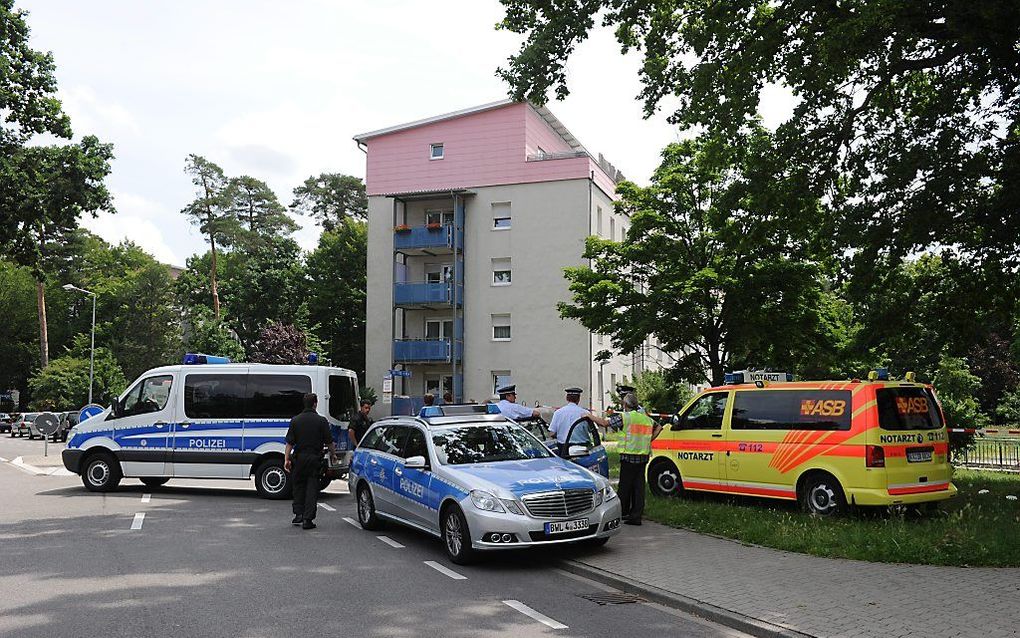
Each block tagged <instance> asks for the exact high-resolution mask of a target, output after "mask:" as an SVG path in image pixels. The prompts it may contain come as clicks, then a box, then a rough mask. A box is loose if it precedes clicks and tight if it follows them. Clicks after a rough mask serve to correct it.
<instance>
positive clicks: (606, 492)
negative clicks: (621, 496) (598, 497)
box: [602, 483, 616, 503]
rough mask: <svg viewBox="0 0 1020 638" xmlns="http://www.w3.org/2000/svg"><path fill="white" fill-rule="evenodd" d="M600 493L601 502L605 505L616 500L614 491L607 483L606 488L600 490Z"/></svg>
mask: <svg viewBox="0 0 1020 638" xmlns="http://www.w3.org/2000/svg"><path fill="white" fill-rule="evenodd" d="M602 493H603V498H602V500H603V501H605V502H606V503H608V502H609V501H611V500H613V499H614V498H616V490H614V489H613V486H612V485H611V484H609V483H606V487H605V488H604V489H603V490H602Z"/></svg>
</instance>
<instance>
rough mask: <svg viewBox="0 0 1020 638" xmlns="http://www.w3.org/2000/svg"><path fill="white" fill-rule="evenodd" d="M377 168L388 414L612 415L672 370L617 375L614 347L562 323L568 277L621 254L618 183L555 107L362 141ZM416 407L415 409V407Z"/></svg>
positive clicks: (377, 369) (373, 356) (634, 363)
mask: <svg viewBox="0 0 1020 638" xmlns="http://www.w3.org/2000/svg"><path fill="white" fill-rule="evenodd" d="M354 139H355V141H356V142H357V143H358V144H359V146H361V148H362V149H363V150H364V151H365V152H366V154H367V170H366V187H367V190H368V196H369V207H368V307H367V325H368V328H367V344H366V345H367V362H366V370H367V376H368V378H367V384H368V385H369V386H371V387H372V388H374V389H375V390H376V392H377V393H378V395H379V396H380V397H381V399H382V400H381V401H380V403H379V404H378V405H377V407H376V411H375V412H377V413H380V414H389V413H391V411H393V412H397V413H399V412H405V413H406V412H409V411H410V410H411V409H412V404H420V400H421V397H422V395H423V394H425V393H426V392H430V393H433V394H436V395H439V396H442V395H443V394H444V393H446V392H449V393H451V394H452V395H453V396H454V397H455V401H458V402H460V401H472V400H473V401H478V402H482V401H485V400H487V399H489V398H490V397H491V396H492V395H493V393H494V391H495V389H496V388H497V387H499V386H502V385H504V384H508V383H514V384H516V385H517V391H518V399H519V400H520V401H522V402H525V403H528V404H530V405H534V404H535V402H540V403H542V404H544V405H560V404H561V403H562V402H563V393H562V388H564V387H567V386H570V385H579V386H581V387H583V388H584V389H585V395H584V396H583V401H582V402H583V403H585V404H588V405H590V406H591V407H593V408H594V409H596V410H601V409H603V408H604V407H605V406H606V405H608V403H609V391H610V390H612V389H613V388H614V386H615V384H616V383H618V382H622V381H624V380H628V379H632V378H633V376H634V374H635V372H637V371H640V370H641V369H642V368H656V367H659V366H660V365H661V362H662V356H661V354H660V353H658V351H657V350H656V349H655V348H654V347H653V345H652V344H649V347H648V348H643V349H642V351H641V352H639V353H635V354H634V355H628V356H619V355H616V354H614V356H613V357H612V358H611V359H610V360H609V361H605V362H600V361H596V360H595V357H596V355H597V354H598V353H599V352H600V351H602V350H608V349H610V344H609V339H608V338H604V337H602V336H599V335H593V334H591V333H589V332H588V330H587V329H585V328H584V327H583V326H581V325H580V324H579V323H577V322H575V321H572V320H565V319H561V318H560V316H559V313H558V311H557V309H556V304H557V303H558V302H560V301H567V300H569V299H570V292H569V290H568V288H567V281H566V279H564V277H563V269H564V268H566V267H569V266H579V265H583V264H585V263H586V260H584V259H583V258H582V254H583V252H584V242H585V238H586V237H588V236H589V235H599V236H602V237H605V238H611V239H615V240H622V239H623V238H624V236H625V233H626V231H627V227H628V225H629V220H628V218H627V217H626V216H624V215H619V214H617V213H616V212H615V211H614V209H613V199H614V192H615V186H616V183H617V182H618V181H619V180H620V179H622V177H621V176H620V174H619V173H618V171H617V170H616V169H615V168H613V167H612V166H611V165H610V164H609V163H608V162H607V161H605V160H604V159H603V158H602V157H601V156H599V157H597V158H596V157H593V156H592V155H591V154H590V153H588V151H587V150H585V148H584V147H583V146H582V145H581V144H580V142H578V141H577V139H575V138H574V136H573V135H571V134H570V132H569V131H568V130H567V129H566V127H565V126H563V124H562V123H561V122H560V121H559V120H558V119H557V118H556V117H555V116H554V115H553V114H552V113H551V112H550V111H549V110H548V109H547V108H545V107H536V106H534V105H532V104H529V103H521V102H511V101H501V102H495V103H492V104H486V105H482V106H478V107H474V108H469V109H464V110H462V111H457V112H454V113H447V114H444V115H438V116H435V117H430V118H427V119H424V120H419V121H416V122H411V123H407V124H401V125H398V126H392V127H389V128H384V129H380V130H376V131H371V132H369V133H363V134H361V135H358V136H356V137H355V138H354ZM408 398H410V399H408Z"/></svg>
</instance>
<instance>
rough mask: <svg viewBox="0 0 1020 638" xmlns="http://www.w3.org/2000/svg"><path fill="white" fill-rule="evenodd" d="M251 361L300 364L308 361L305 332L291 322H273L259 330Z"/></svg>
mask: <svg viewBox="0 0 1020 638" xmlns="http://www.w3.org/2000/svg"><path fill="white" fill-rule="evenodd" d="M251 361H252V363H277V364H285V365H286V364H292V365H300V364H307V363H308V346H307V344H306V337H305V333H304V332H302V331H301V329H300V328H298V327H296V326H294V325H292V324H284V323H277V322H273V323H270V324H269V325H268V326H266V327H265V328H263V329H262V330H261V331H260V332H259V337H258V340H257V341H256V342H255V345H254V346H253V347H252V352H251Z"/></svg>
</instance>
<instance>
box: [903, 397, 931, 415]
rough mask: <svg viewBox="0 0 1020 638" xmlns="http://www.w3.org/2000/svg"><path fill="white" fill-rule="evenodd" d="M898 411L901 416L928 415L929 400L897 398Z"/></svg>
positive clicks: (922, 398)
mask: <svg viewBox="0 0 1020 638" xmlns="http://www.w3.org/2000/svg"><path fill="white" fill-rule="evenodd" d="M896 411H897V412H899V413H900V414H928V399H926V398H924V397H896Z"/></svg>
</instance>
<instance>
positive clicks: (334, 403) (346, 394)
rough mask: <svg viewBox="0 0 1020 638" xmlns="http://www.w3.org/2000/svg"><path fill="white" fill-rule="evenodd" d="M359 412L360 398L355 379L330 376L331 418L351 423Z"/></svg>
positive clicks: (337, 375)
mask: <svg viewBox="0 0 1020 638" xmlns="http://www.w3.org/2000/svg"><path fill="white" fill-rule="evenodd" d="M357 411H358V396H357V393H356V391H355V388H354V378H353V377H348V376H344V375H339V374H331V375H329V416H331V417H333V418H334V419H336V420H337V421H350V420H351V416H352V415H353V414H354V413H355V412H357Z"/></svg>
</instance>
